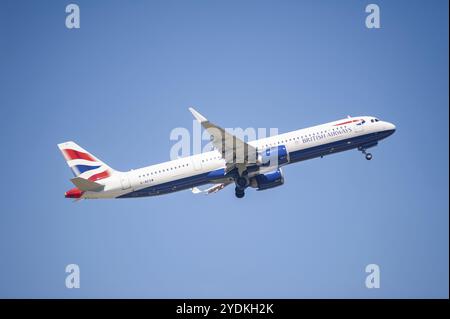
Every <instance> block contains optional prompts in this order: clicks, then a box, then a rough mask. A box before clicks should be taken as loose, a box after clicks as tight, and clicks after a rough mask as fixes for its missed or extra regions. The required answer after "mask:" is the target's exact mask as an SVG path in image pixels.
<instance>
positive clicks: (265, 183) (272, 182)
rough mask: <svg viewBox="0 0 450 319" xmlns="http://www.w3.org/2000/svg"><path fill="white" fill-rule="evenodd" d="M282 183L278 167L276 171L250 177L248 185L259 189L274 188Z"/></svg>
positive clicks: (281, 174) (282, 178)
mask: <svg viewBox="0 0 450 319" xmlns="http://www.w3.org/2000/svg"><path fill="white" fill-rule="evenodd" d="M283 184H284V176H283V171H282V170H281V169H280V168H279V169H277V170H276V171H273V172H269V173H265V174H259V175H256V176H255V177H252V178H251V179H250V186H251V187H254V188H257V189H258V190H259V191H262V190H265V189H269V188H274V187H277V186H281V185H283Z"/></svg>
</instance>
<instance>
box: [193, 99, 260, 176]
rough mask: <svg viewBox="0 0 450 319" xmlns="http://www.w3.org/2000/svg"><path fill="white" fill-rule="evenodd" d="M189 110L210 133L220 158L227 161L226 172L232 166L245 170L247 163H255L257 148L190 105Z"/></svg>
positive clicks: (232, 167)
mask: <svg viewBox="0 0 450 319" xmlns="http://www.w3.org/2000/svg"><path fill="white" fill-rule="evenodd" d="M189 111H191V113H192V115H193V116H194V117H195V119H196V120H197V121H198V122H199V123H200V124H201V125H202V126H203V127H204V128H205V130H206V131H207V132H208V133H209V134H210V135H211V142H212V144H213V145H214V147H215V148H216V149H217V150H218V151H219V152H220V153H221V154H222V158H223V159H224V160H225V162H226V163H227V167H226V172H229V171H231V170H232V169H234V168H238V170H240V171H241V170H245V168H246V167H247V166H248V165H249V164H254V163H256V160H257V149H256V148H255V147H253V146H251V145H250V144H248V143H246V142H244V141H243V140H241V139H240V138H239V137H237V136H236V135H233V134H231V133H229V132H227V131H226V130H225V129H223V128H221V127H220V126H218V125H216V124H214V123H211V122H210V121H208V120H207V119H206V118H205V117H204V116H203V115H201V114H200V113H198V112H197V111H196V110H194V109H193V108H192V107H190V108H189Z"/></svg>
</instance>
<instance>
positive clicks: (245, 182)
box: [236, 176, 248, 188]
mask: <svg viewBox="0 0 450 319" xmlns="http://www.w3.org/2000/svg"><path fill="white" fill-rule="evenodd" d="M236 185H237V186H239V187H241V188H245V187H247V185H248V178H246V177H244V176H241V177H238V178H237V179H236Z"/></svg>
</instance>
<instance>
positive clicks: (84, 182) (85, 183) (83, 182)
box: [70, 177, 105, 192]
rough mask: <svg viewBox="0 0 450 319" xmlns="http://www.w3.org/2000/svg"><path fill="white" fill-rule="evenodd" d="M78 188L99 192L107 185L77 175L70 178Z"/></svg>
mask: <svg viewBox="0 0 450 319" xmlns="http://www.w3.org/2000/svg"><path fill="white" fill-rule="evenodd" d="M70 181H71V182H72V183H73V184H74V185H75V186H76V187H78V189H80V190H82V191H92V192H98V191H101V190H102V189H103V187H105V186H104V185H102V184H99V183H96V182H92V181H90V180H88V179H85V178H81V177H75V178H72V179H71V180H70Z"/></svg>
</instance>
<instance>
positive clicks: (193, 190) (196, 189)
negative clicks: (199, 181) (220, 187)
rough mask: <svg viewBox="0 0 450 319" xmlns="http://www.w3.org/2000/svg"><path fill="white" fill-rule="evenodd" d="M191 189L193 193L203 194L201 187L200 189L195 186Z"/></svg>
mask: <svg viewBox="0 0 450 319" xmlns="http://www.w3.org/2000/svg"><path fill="white" fill-rule="evenodd" d="M191 191H192V193H193V194H201V193H203V192H202V191H201V190H200V189H198V187H193V188H192V189H191Z"/></svg>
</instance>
